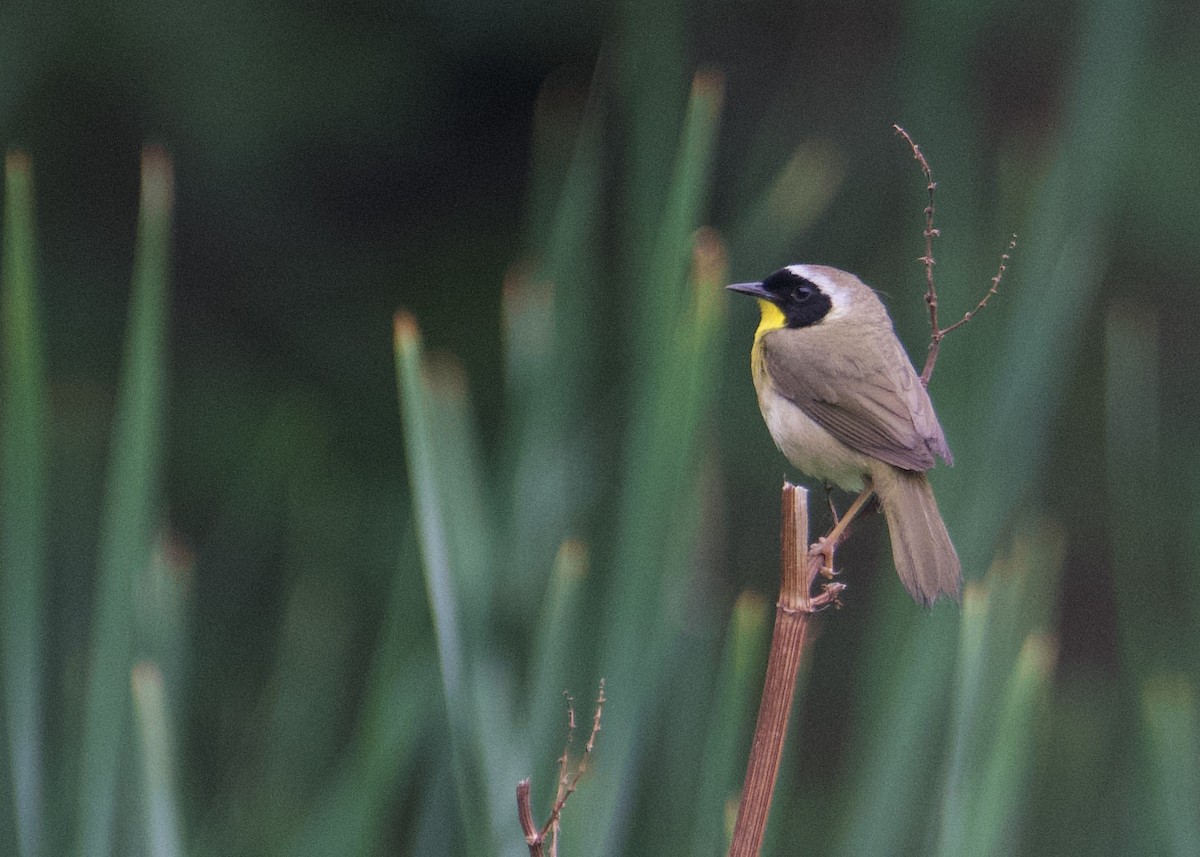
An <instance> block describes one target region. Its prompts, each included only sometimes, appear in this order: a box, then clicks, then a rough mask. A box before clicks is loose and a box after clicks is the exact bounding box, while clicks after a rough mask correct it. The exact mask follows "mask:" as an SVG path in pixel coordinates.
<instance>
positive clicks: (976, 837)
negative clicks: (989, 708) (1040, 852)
mask: <svg viewBox="0 0 1200 857" xmlns="http://www.w3.org/2000/svg"><path fill="white" fill-rule="evenodd" d="M1055 656H1056V647H1055V644H1054V642H1053V641H1052V640H1051V639H1050V638H1048V637H1046V636H1044V635H1042V634H1031V635H1030V636H1029V637H1028V638H1027V639H1026V641H1025V645H1024V646H1022V647H1021V652H1020V654H1019V655H1018V657H1017V661H1016V663H1015V664H1014V666H1013V669H1012V672H1011V674H1010V677H1009V680H1008V684H1007V686H1006V687H1005V688H1004V691H1003V693H1002V695H1001V696H1000V697H999V699H995V700H993V702H994V704H996V705H997V707H998V709H999V712H1000V713H999V719H998V723H997V727H996V732H995V735H994V737H993V739H992V741H991V751H990V753H988V754H987V756H986V758H985V759H984V760H983V761H982V764H981V770H980V771H979V772H978V773H977V775H976V780H977V784H976V785H975V788H974V789H973V794H972V797H973V801H972V812H971V823H970V825H969V826H968V827H967V828H966V833H967V835H966V836H965V837H963V839H962V842H963V850H962V851H959V852H958V853H960V854H979V855H986V854H994V855H997V857H999V855H1004V854H1011V853H1012V843H1013V841H1014V840H1015V839H1016V833H1017V832H1019V829H1018V819H1020V818H1022V816H1023V812H1022V810H1023V808H1024V805H1025V803H1026V800H1025V799H1024V798H1023V795H1024V794H1025V788H1024V787H1025V784H1026V781H1027V780H1028V778H1029V773H1030V767H1031V764H1030V763H1031V760H1032V757H1033V745H1034V743H1035V740H1036V739H1035V730H1034V725H1035V719H1036V715H1037V713H1038V712H1039V711H1040V710H1041V709H1042V708H1043V707H1044V706H1045V703H1046V701H1047V696H1048V692H1049V689H1050V679H1051V677H1052V674H1053V672H1054V660H1055ZM946 853H950V852H946Z"/></svg>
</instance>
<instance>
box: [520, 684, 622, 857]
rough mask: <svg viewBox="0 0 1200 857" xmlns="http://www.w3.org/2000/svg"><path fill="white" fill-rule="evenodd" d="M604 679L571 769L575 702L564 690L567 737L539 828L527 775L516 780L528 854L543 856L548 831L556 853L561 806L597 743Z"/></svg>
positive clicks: (555, 855) (552, 853)
mask: <svg viewBox="0 0 1200 857" xmlns="http://www.w3.org/2000/svg"><path fill="white" fill-rule="evenodd" d="M607 701H608V700H607V697H605V695H604V679H600V693H599V696H598V697H597V699H596V711H595V713H594V714H593V715H592V731H591V734H590V735H588V740H587V744H586V745H584V749H583V755H582V756H581V757H580V759H579V764H578V765H576V766H575V770H574V772H573V773H572V772H571V768H570V759H571V742H572V741H573V740H574V737H575V703H574V700H573V699H572V698H571V696H570V695H569V694H567V741H566V745H565V746H564V747H563V752H562V755H561V756H559V758H558V788H557V790H556V793H555V796H554V806H553V807H552V808H551V810H550V818H549V819H547V820H546V823H545V824H544V825H542V826H541V828H540V829H539V828H538V827H537V825H536V824H535V823H534V821H533V807H532V799H531V797H530V783H529V779H528V778H526V779H524V780H521V781H520V782H519V783H517V818H518V820H519V821H520V823H521V832H522V833H524V834H525V844H526V845H528V846H529V857H545V853H546V852H545V841H546V835H547V834H549V835H550V857H558V826H559V818H560V816H561V815H562V810H563V807H564V806H566V803H567V799H568V798H570V797H571V795H573V794H574V793H575V789H576V788H578V787H579V781H580V780H581V779H583V775H584V774H585V773H587V770H588V767H589V766H590V764H591V760H592V751H593V750H594V749H595V747H596V736H597V735H599V734H600V717H601V715H602V714H603V713H604V703H605V702H607Z"/></svg>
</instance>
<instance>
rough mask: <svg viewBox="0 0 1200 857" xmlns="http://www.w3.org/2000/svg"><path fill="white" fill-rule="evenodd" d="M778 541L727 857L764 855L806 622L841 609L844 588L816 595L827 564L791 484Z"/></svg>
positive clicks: (803, 494)
mask: <svg viewBox="0 0 1200 857" xmlns="http://www.w3.org/2000/svg"><path fill="white" fill-rule="evenodd" d="M779 535H780V542H781V545H780V574H781V577H782V581H781V584H780V589H779V601H778V602H777V604H776V608H775V629H774V631H773V633H772V635H771V649H770V653H769V654H768V656H767V675H766V679H765V681H764V683H763V692H762V701H761V702H760V703H759V708H758V721H757V722H756V723H755V726H754V740H753V743H752V744H751V747H750V759H749V761H748V762H747V765H746V779H745V782H744V784H743V786H742V800H741V803H740V804H739V806H738V815H737V822H736V823H735V824H734V828H733V840H732V842H731V843H730V846H729V857H757V855H758V853H759V851H760V850H761V849H762V843H763V836H764V835H765V834H766V830H767V816H768V815H769V814H770V811H771V797H772V794H773V793H774V791H775V781H776V780H777V779H778V775H779V762H780V759H781V758H782V756H783V742H784V739H785V737H786V736H787V725H788V719H789V717H790V716H791V710H792V700H793V697H794V696H795V693H796V676H797V672H798V670H799V668H800V658H801V656H802V655H803V653H804V639H805V633H806V632H807V630H808V619H809V616H811V615H812V614H813V613H815V612H816V611H818V610H821V609H823V608H824V607H826V606H828V605H829V604H835V603H837V597H838V593H840V592H841V591H842V589H844V588H845V587H844V586H843V584H840V583H827V584H825V585H824V586H823V588H822V591H821V592H820V594H818V595H815V596H814V595H812V587H813V584H814V583H815V581H816V579H817V574H818V573H819V571H820V569H821V566H822V559H823V558H822V556H821V555H819V554H815V555H814V554H810V552H809V549H808V492H807V491H806V490H805V489H803V488H800V487H798V486H796V485H792V484H791V483H788V482H785V483H784V485H783V498H782V520H781V522H780V533H779Z"/></svg>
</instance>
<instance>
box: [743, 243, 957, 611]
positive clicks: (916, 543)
mask: <svg viewBox="0 0 1200 857" xmlns="http://www.w3.org/2000/svg"><path fill="white" fill-rule="evenodd" d="M729 288H730V289H732V290H733V291H736V292H741V293H742V294H747V295H752V296H754V297H756V298H758V305H759V309H760V310H761V313H762V319H761V321H760V322H759V325H758V330H757V331H755V334H754V348H753V350H752V351H751V358H750V362H751V369H752V371H753V375H754V388H755V390H757V391H758V406H759V408H760V409H761V410H762V415H763V419H764V420H765V421H766V423H767V428H768V430H770V432H771V437H772V438H773V439H774V440H775V445H776V446H778V447H779V449H780V451H781V452H782V453H783V454H784V455H785V456H786V457H787V459H788V460H789V461H790V462H791V463H792V464H794V465H795V466H796V467H798V468H799V469H800V470H801V471H803V472H804V473H807V474H808V475H809V476H812V477H813V478H815V479H820V480H822V481H823V482H825V483H826V484H828V483H832V484H835V485H837V486H839V487H841V488H844V489H846V490H848V491H858V490H861V489H864V488H869V489H872V490H873V491H874V493H875V496H876V497H877V498H878V499H879V504H880V506H881V507H882V508H883V514H884V516H885V517H886V518H887V524H888V532H889V533H890V535H891V540H892V557H893V559H894V560H895V563H896V571H897V572H898V573H899V575H900V581H901V582H902V583H903V584H904V586H905V588H906V589H907V590H908V591H909V593H910V594H911V595H912V597H913V598H914V599H916V600H917V601H919V602H921V603H923V604H925V605H930V604H933V602H934V601H936V600H937V599H938V598H939V597H941V596H943V595H948V596H951V597H954V598H958V597H959V593H960V590H961V588H962V567H961V565H960V564H959V561H958V554H957V552H955V550H954V545H953V544H952V543H951V541H950V536H949V534H948V533H947V532H946V525H945V524H944V523H943V522H942V516H941V513H940V512H939V511H938V507H937V501H936V500H934V497H933V490H932V489H931V488H930V486H929V480H928V479H927V478H926V477H925V471H927V470H929V469H930V468H931V467H933V465H934V463H935V457H937V458H941V459H942V460H943V461H944V462H946V463H947V464H953V463H954V462H953V456H952V455H951V454H950V447H949V446H947V445H946V437H945V435H944V434H943V433H942V427H941V425H940V424H939V423H938V419H937V415H936V414H935V413H934V412H933V404H932V402H930V401H929V394H928V393H926V392H925V387H924V385H923V384H922V383H921V379H920V378H919V377H918V376H917V373H916V371H915V370H914V369H913V366H912V363H911V362H910V361H909V359H908V355H907V354H906V353H905V351H904V348H903V346H901V344H900V341H899V340H898V339H897V338H896V333H895V330H894V329H893V328H892V320H891V318H890V317H889V316H888V313H887V310H886V309H884V306H883V304H882V303H881V302H880V300H879V298H878V296H876V294H875V292H874V290H873V289H871V288H870V287H869V286H867V285H866V284H865V283H863V282H862V280H860V279H858V277H856V276H854V275H853V274H848V273H846V272H845V271H839V270H838V269H837V268H827V267H824V266H821V265H789V266H788V267H786V268H781V269H780V270H778V271H776V272H775V273H773V274H771V276H769V277H767V278H766V279H765V280H763V281H762V282H757V283H734V284H733V285H731V286H729ZM824 549H825V546H824V545H814V546H813V550H814V551H817V550H824Z"/></svg>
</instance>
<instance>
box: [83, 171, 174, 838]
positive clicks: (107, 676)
mask: <svg viewBox="0 0 1200 857" xmlns="http://www.w3.org/2000/svg"><path fill="white" fill-rule="evenodd" d="M172 195H173V189H172V176H171V163H170V160H169V159H168V158H167V155H166V154H165V153H164V152H162V151H161V150H158V149H147V150H146V151H145V152H144V153H143V157H142V195H141V208H140V213H139V220H138V243H137V250H136V252H135V256H134V271H133V297H132V304H131V308H130V318H129V328H128V332H127V334H126V341H125V358H124V367H123V370H122V378H121V390H120V396H119V400H118V403H117V414H116V422H115V424H114V427H113V440H112V451H111V454H110V460H109V482H108V486H107V495H106V498H105V507H104V512H103V519H102V530H101V545H100V564H99V577H98V580H97V584H96V595H95V599H96V601H95V608H94V614H93V615H94V618H93V628H92V643H91V651H90V668H89V671H88V688H87V695H86V700H85V703H84V704H85V710H84V723H83V735H82V746H81V762H80V780H79V794H78V818H77V824H78V827H77V830H76V853H77V854H78V855H80V857H83V855H88V857H101V856H102V855H108V854H110V853H112V849H113V847H114V841H113V831H114V826H115V821H116V817H115V810H116V794H117V791H118V778H119V776H120V771H121V769H122V765H121V758H120V754H121V750H122V748H123V747H125V746H126V743H125V742H126V740H127V737H128V734H127V721H128V719H129V695H128V693H129V692H128V683H127V682H128V681H129V670H130V667H131V662H130V661H131V658H132V644H133V640H132V629H133V591H132V589H133V581H134V579H135V576H136V575H137V574H138V573H139V572H140V571H141V570H142V569H144V568H145V567H146V565H147V564H148V563H149V562H150V557H151V551H152V545H153V541H154V534H155V530H156V528H157V524H158V520H157V509H156V502H157V500H158V490H159V485H158V480H159V468H160V457H161V447H162V423H163V400H164V396H165V380H166V378H165V376H166V332H167V324H166V312H167V277H168V258H169V246H170V233H171V207H172Z"/></svg>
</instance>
